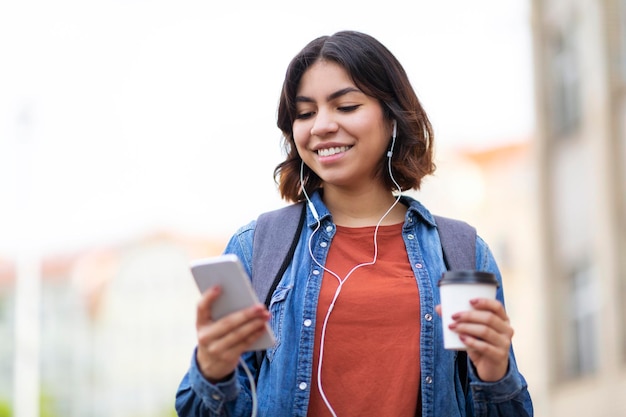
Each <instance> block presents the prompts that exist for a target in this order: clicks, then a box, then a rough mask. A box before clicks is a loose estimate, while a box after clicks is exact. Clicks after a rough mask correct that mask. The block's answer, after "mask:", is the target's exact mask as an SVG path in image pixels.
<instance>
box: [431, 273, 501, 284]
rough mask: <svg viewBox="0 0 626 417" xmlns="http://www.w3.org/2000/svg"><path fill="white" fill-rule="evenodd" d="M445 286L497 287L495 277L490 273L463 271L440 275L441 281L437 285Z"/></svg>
mask: <svg viewBox="0 0 626 417" xmlns="http://www.w3.org/2000/svg"><path fill="white" fill-rule="evenodd" d="M446 284H491V285H495V286H499V285H498V280H497V279H496V276H495V275H494V274H492V273H491V272H485V271H473V270H465V269H462V270H455V271H446V272H444V273H443V274H441V279H440V280H439V283H438V284H437V285H439V286H441V285H446Z"/></svg>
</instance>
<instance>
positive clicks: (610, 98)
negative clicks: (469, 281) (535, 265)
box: [532, 0, 626, 417]
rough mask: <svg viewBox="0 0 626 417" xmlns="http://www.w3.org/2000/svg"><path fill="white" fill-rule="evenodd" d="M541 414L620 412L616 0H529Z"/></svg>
mask: <svg viewBox="0 0 626 417" xmlns="http://www.w3.org/2000/svg"><path fill="white" fill-rule="evenodd" d="M532 27H533V37H534V58H535V82H536V107H537V113H536V114H537V135H538V138H537V139H538V142H537V143H538V152H537V158H538V159H537V163H538V172H539V180H540V181H539V193H540V194H539V196H540V198H539V200H538V201H539V204H540V230H541V251H540V253H541V255H542V256H541V276H542V277H543V280H542V283H541V285H542V286H541V293H542V299H541V300H537V301H538V302H541V305H542V306H544V307H542V310H543V317H544V319H545V327H544V328H542V329H541V331H542V332H541V333H540V334H537V337H538V338H537V343H539V344H541V346H542V348H543V349H544V350H545V357H546V358H547V361H546V362H545V364H546V372H547V375H548V379H547V381H546V385H545V387H543V389H545V392H546V393H547V394H546V396H547V398H546V405H547V408H546V413H545V415H546V416H550V417H560V416H567V417H570V416H594V417H596V416H597V417H604V416H606V417H613V416H625V415H626V397H625V396H624V395H623V394H624V393H625V392H626V303H625V302H624V299H625V296H626V1H624V0H604V1H586V0H533V1H532Z"/></svg>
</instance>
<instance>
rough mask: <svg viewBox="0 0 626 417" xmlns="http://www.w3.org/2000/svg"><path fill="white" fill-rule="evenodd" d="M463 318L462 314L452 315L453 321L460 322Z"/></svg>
mask: <svg viewBox="0 0 626 417" xmlns="http://www.w3.org/2000/svg"><path fill="white" fill-rule="evenodd" d="M460 317H461V313H454V314H453V315H452V320H458V319H459V318H460Z"/></svg>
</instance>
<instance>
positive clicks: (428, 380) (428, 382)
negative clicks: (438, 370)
mask: <svg viewBox="0 0 626 417" xmlns="http://www.w3.org/2000/svg"><path fill="white" fill-rule="evenodd" d="M424 381H426V383H427V384H432V383H433V378H432V377H431V376H427V377H426V378H425V379H424Z"/></svg>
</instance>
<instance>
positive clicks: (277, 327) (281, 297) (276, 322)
mask: <svg viewBox="0 0 626 417" xmlns="http://www.w3.org/2000/svg"><path fill="white" fill-rule="evenodd" d="M290 292H291V287H278V288H276V291H274V294H272V299H271V301H270V308H269V310H270V316H271V317H270V327H271V328H272V331H273V332H274V337H275V338H276V343H275V344H274V346H273V347H271V348H269V349H268V350H267V359H269V361H270V362H271V361H272V360H273V359H274V354H275V352H276V351H277V350H278V349H280V344H281V342H282V338H283V320H284V317H285V304H286V300H287V296H288V295H289V293H290Z"/></svg>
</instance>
